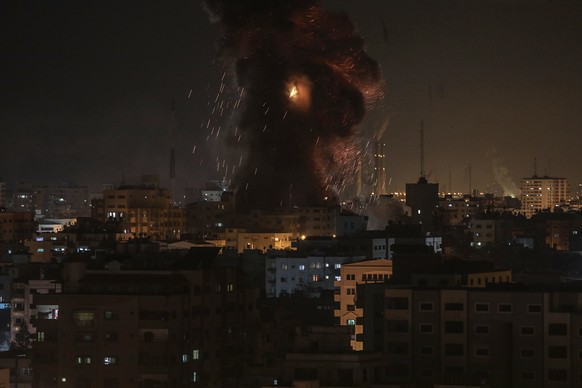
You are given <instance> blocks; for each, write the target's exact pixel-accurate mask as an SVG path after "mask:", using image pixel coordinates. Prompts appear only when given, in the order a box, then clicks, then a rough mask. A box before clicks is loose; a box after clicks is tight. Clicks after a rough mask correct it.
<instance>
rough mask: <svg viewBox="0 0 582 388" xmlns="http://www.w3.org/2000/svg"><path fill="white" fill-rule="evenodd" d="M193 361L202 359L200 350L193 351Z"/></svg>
mask: <svg viewBox="0 0 582 388" xmlns="http://www.w3.org/2000/svg"><path fill="white" fill-rule="evenodd" d="M192 359H193V360H198V359H200V350H198V349H194V350H192Z"/></svg>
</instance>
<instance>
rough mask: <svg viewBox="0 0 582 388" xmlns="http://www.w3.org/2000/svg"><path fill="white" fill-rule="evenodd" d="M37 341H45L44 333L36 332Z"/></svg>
mask: <svg viewBox="0 0 582 388" xmlns="http://www.w3.org/2000/svg"><path fill="white" fill-rule="evenodd" d="M36 340H37V341H38V342H43V341H44V331H37V332H36Z"/></svg>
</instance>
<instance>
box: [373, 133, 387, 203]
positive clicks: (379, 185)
mask: <svg viewBox="0 0 582 388" xmlns="http://www.w3.org/2000/svg"><path fill="white" fill-rule="evenodd" d="M373 186H374V194H375V195H382V194H386V191H387V189H388V188H387V187H386V144H385V143H382V142H380V141H376V142H375V143H374V176H373Z"/></svg>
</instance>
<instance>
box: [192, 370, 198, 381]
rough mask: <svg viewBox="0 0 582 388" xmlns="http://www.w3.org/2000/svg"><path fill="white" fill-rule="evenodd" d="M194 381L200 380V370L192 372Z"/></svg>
mask: <svg viewBox="0 0 582 388" xmlns="http://www.w3.org/2000/svg"><path fill="white" fill-rule="evenodd" d="M192 381H193V382H196V381H198V372H192Z"/></svg>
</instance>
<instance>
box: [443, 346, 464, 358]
mask: <svg viewBox="0 0 582 388" xmlns="http://www.w3.org/2000/svg"><path fill="white" fill-rule="evenodd" d="M462 355H463V344H445V356H462Z"/></svg>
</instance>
